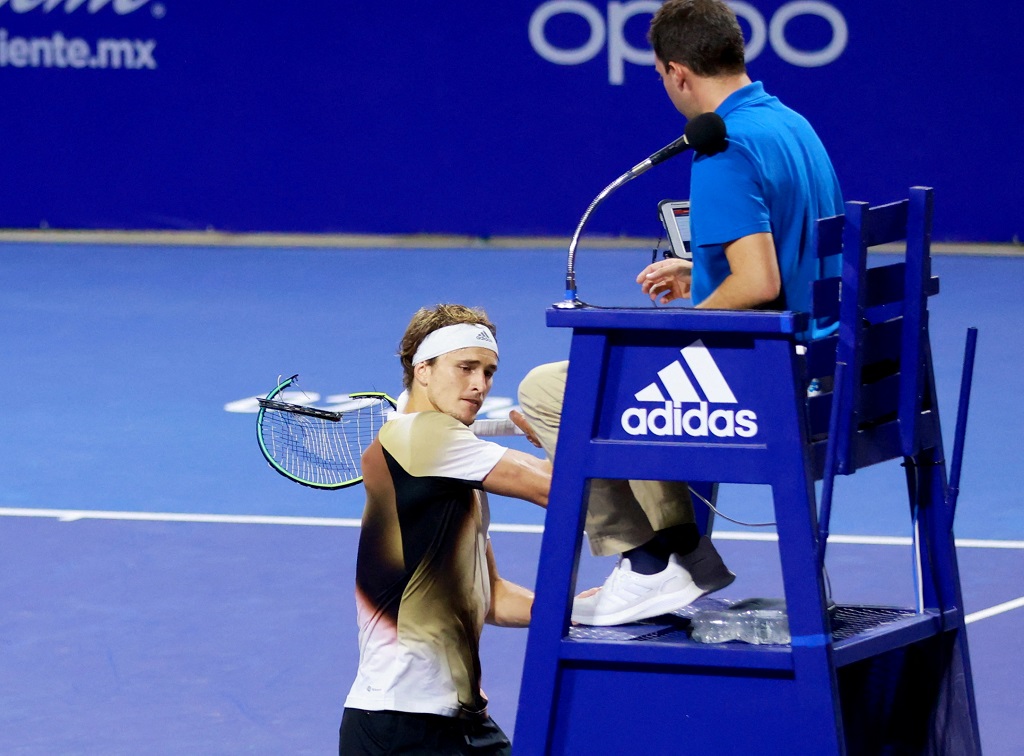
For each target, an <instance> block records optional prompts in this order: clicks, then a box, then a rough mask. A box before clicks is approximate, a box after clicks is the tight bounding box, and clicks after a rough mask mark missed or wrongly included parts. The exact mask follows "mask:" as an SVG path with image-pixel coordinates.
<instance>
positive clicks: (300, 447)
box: [260, 398, 393, 488]
mask: <svg viewBox="0 0 1024 756" xmlns="http://www.w3.org/2000/svg"><path fill="white" fill-rule="evenodd" d="M392 410H393V407H392V405H391V403H390V402H388V401H387V400H386V399H383V398H366V399H362V400H360V402H359V406H357V407H353V408H350V409H346V410H345V411H344V412H342V413H341V419H340V420H337V421H332V420H326V419H322V418H319V417H310V416H309V415H307V414H301V413H298V412H289V411H287V410H281V409H269V408H267V409H265V410H264V412H263V420H262V423H261V425H260V434H261V436H262V439H263V445H264V447H265V448H266V450H267V452H268V453H269V454H270V456H271V457H273V460H274V462H275V463H276V464H277V465H278V466H279V467H280V468H281V469H282V470H283V471H284V472H285V473H286V474H288V475H289V476H290V477H292V478H294V479H295V480H297V481H298V482H300V483H305V484H307V485H311V486H315V487H318V488H331V487H341V486H344V485H346V484H350V483H354V482H357V481H358V480H359V479H360V478H362V465H361V457H362V455H363V451H364V450H365V449H366V447H368V446H369V445H370V444H371V443H373V440H374V438H376V436H377V431H379V430H380V427H381V426H382V425H383V424H384V423H385V421H386V420H387V416H388V413H389V412H391V411H392Z"/></svg>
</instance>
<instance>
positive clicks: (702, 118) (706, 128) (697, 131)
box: [683, 113, 728, 155]
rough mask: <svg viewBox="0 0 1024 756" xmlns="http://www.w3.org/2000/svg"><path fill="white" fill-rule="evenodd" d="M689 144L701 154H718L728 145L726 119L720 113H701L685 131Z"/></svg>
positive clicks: (691, 121)
mask: <svg viewBox="0 0 1024 756" xmlns="http://www.w3.org/2000/svg"><path fill="white" fill-rule="evenodd" d="M683 135H684V136H685V137H686V141H687V142H688V143H689V145H690V146H691V147H692V148H693V149H694V150H696V151H697V152H698V153H700V154H701V155H716V154H718V153H719V152H723V151H724V150H725V148H726V146H727V144H728V143H727V142H726V133H725V121H723V120H722V116H720V115H718V113H701V114H700V115H699V116H697V117H696V118H693V119H691V120H690V121H689V122H687V124H686V129H685V130H684V132H683Z"/></svg>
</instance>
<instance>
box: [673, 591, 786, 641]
mask: <svg viewBox="0 0 1024 756" xmlns="http://www.w3.org/2000/svg"><path fill="white" fill-rule="evenodd" d="M780 604H781V606H780ZM690 622H691V626H692V628H693V632H692V634H691V636H690V637H691V638H692V639H693V640H695V641H697V642H698V643H725V642H726V641H731V640H738V641H743V642H744V643H753V644H756V645H780V644H786V643H789V642H790V635H789V618H788V617H787V616H786V609H785V605H784V604H782V602H779V601H767V602H766V601H765V600H763V599H750V600H747V601H739V602H737V603H735V604H733V605H731V606H730V607H729V608H727V609H722V610H719V611H704V612H700V613H698V614H696V615H695V616H694V617H693V618H692V619H691V620H690Z"/></svg>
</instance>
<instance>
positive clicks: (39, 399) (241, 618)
mask: <svg viewBox="0 0 1024 756" xmlns="http://www.w3.org/2000/svg"><path fill="white" fill-rule="evenodd" d="M649 261H650V250H649V249H635V250H628V249H585V250H583V251H582V252H581V254H580V256H579V258H578V260H577V274H578V280H579V286H580V294H581V296H582V297H583V298H584V299H586V300H587V301H589V302H592V303H596V304H604V305H629V306H638V305H642V304H643V302H644V300H643V299H642V298H641V295H640V294H639V292H638V291H637V290H636V289H635V285H634V284H633V277H634V276H635V274H636V271H637V270H639V269H640V268H641V267H643V265H645V264H646V263H647V262H649ZM564 266H565V255H564V252H563V251H562V250H560V249H548V248H527V247H523V248H503V247H499V246H496V245H493V246H486V245H485V246H479V247H473V248H443V247H423V248H400V249H383V248H349V247H341V246H339V247H316V248H313V247H301V246H295V247H282V246H258V247H255V246H254V247H240V246H226V245H225V246H219V245H210V246H197V245H187V246H171V245H167V244H145V245H128V244H118V243H104V244H89V243H61V244H52V243H41V242H39V243H32V242H25V243H15V242H5V243H0V276H2V279H3V281H4V282H5V287H4V288H5V296H4V298H3V300H2V302H0V323H2V331H0V334H2V335H0V355H2V356H3V360H4V365H5V366H6V368H7V375H8V377H9V383H10V384H11V385H10V387H9V389H8V399H9V401H8V402H7V403H6V406H5V410H4V413H3V417H4V421H5V425H6V426H7V429H8V432H7V433H4V434H3V437H2V440H0V459H2V460H3V462H2V468H0V515H2V516H0V596H2V597H3V603H2V606H0V752H2V753H12V754H53V753H68V754H72V753H73V754H111V753H136V752H148V753H166V754H195V753H204V754H207V753H208V754H221V753H224V754H227V753H261V754H279V753H296V754H299V753H311V754H312V753H330V752H332V751H334V750H336V737H337V736H336V733H337V724H338V721H339V719H340V714H341V707H342V702H343V700H344V697H345V695H346V693H347V691H348V687H349V685H350V683H351V680H352V677H353V675H354V671H355V666H356V661H357V659H356V654H357V652H356V625H355V608H354V604H353V599H352V589H353V569H354V563H355V558H354V557H355V544H356V539H357V536H358V530H357V525H358V518H359V516H360V512H361V508H362V491H361V490H360V488H359V487H354V488H351V489H346V490H343V491H337V492H320V491H313V490H310V489H306V488H302V487H300V486H297V485H295V484H294V483H290V482H289V481H287V480H285V479H284V478H282V477H280V476H278V475H276V474H275V473H274V472H273V471H271V470H270V468H269V467H268V466H267V465H266V463H265V462H264V461H263V459H262V457H261V456H260V454H259V451H258V448H257V445H256V440H255V423H254V419H255V414H254V413H255V401H254V397H257V396H260V395H265V394H266V393H267V392H268V391H269V390H270V389H271V388H273V387H274V386H275V385H276V384H277V382H278V378H279V376H285V377H287V376H288V375H291V374H294V373H298V374H299V376H300V387H301V388H302V389H303V390H304V391H306V392H307V395H308V396H307V398H308V399H309V402H310V403H318V404H321V405H325V406H329V405H330V403H331V402H332V397H333V396H334V395H339V394H347V393H349V392H354V391H364V390H381V391H387V392H389V393H392V394H393V395H394V394H396V393H397V392H398V391H399V389H400V370H399V366H398V361H397V358H395V356H394V354H395V350H396V345H397V341H398V338H399V337H400V335H401V333H402V331H403V329H404V327H405V325H406V323H407V322H408V319H409V317H410V315H411V314H412V313H413V312H414V311H415V310H416V309H417V308H418V307H419V306H421V305H429V304H433V303H436V302H440V301H458V302H463V303H466V304H470V305H480V306H483V307H485V308H486V309H487V310H488V312H489V314H490V315H491V317H492V319H493V320H494V321H495V322H496V323H497V325H498V329H499V335H500V337H501V343H502V359H501V367H500V370H499V372H498V375H497V377H496V380H495V388H494V390H493V391H492V396H491V403H490V405H489V409H490V410H492V411H494V412H501V411H503V410H506V409H507V408H508V406H509V405H510V404H511V403H513V402H514V397H515V390H516V386H517V384H518V382H519V379H520V378H521V377H522V376H523V375H524V374H525V373H526V371H528V370H529V369H530V368H531V367H533V366H534V365H536V364H539V363H541V362H546V361H551V360H556V359H563V358H564V357H566V355H567V352H568V334H567V333H564V332H563V331H562V330H561V329H547V328H546V327H545V325H544V310H545V308H546V307H548V306H549V305H550V304H551V303H552V302H553V301H555V300H556V299H558V298H559V297H560V296H561V293H562V286H561V284H562V280H563V277H564ZM933 272H934V273H935V274H936V275H938V276H939V277H940V279H941V282H942V284H941V285H942V292H941V294H940V295H939V296H938V297H936V298H935V299H933V301H932V303H931V309H932V322H931V328H932V338H933V347H934V352H935V362H936V367H937V370H938V374H937V376H936V377H937V383H938V395H939V399H940V404H941V411H942V414H943V420H944V428H943V429H944V433H945V435H946V447H947V449H949V448H951V441H950V439H951V434H952V429H953V421H954V418H955V411H956V398H957V392H958V388H959V380H960V365H961V355H962V351H963V345H964V337H965V332H966V329H967V328H968V327H969V326H976V327H978V328H979V331H980V340H979V352H978V362H977V367H976V371H975V381H974V394H973V399H972V406H971V416H970V423H969V426H968V436H967V447H966V458H965V462H964V469H963V475H962V482H961V489H962V491H961V495H960V500H959V505H958V511H957V521H956V534H957V537H958V539H959V542H960V549H959V559H960V572H961V578H962V581H963V593H964V601H965V604H966V606H965V610H966V613H967V615H968V622H969V625H968V635H969V642H970V651H971V659H972V664H973V669H974V680H975V691H976V695H977V702H978V711H979V718H980V723H981V735H982V743H983V746H984V748H985V752H986V753H988V754H1016V753H1019V752H1020V748H1021V745H1020V744H1021V743H1024V722H1022V721H1021V718H1020V716H1019V703H1018V700H1017V699H1018V697H1019V691H1020V683H1019V680H1020V677H1021V675H1022V674H1024V651H1021V649H1020V644H1019V643H1017V642H1016V640H1015V638H1016V634H1017V633H1018V632H1020V630H1021V628H1022V627H1024V625H1022V620H1024V580H1022V579H1021V577H1020V576H1021V575H1022V574H1024V501H1022V494H1021V490H1022V485H1021V483H1022V479H1021V475H1020V472H1019V467H1020V451H1019V436H1020V433H1021V431H1022V430H1024V410H1022V403H1021V401H1020V397H1021V396H1022V395H1024V378H1022V375H1024V363H1022V357H1021V350H1020V347H1019V341H1018V331H1019V329H1020V327H1021V326H1022V325H1024V304H1022V302H1021V299H1020V295H1019V291H1020V287H1021V284H1022V282H1024V258H1022V257H1019V256H1006V255H1004V256H1000V255H995V254H993V255H963V254H943V255H938V256H936V257H935V259H934V262H933ZM524 273H526V274H525V275H524ZM508 443H509V444H513V445H516V446H517V447H518V448H522V449H526V450H530V449H532V447H529V446H528V445H527V444H526V443H525V442H524V441H522V440H520V439H513V440H509V441H508ZM720 508H721V509H722V510H723V511H724V512H725V513H726V514H728V515H729V516H731V517H734V518H736V519H739V520H743V521H746V522H764V521H766V520H770V519H771V517H772V510H771V503H770V499H769V497H768V495H767V492H766V491H764V490H760V489H759V488H757V487H750V486H727V487H724V488H723V491H722V493H721V496H720ZM492 514H493V520H494V527H493V529H492V533H493V540H494V545H495V552H496V555H497V559H498V564H499V567H500V568H501V571H502V573H503V574H504V575H505V576H507V577H509V578H511V579H513V580H516V581H518V582H521V583H523V584H526V585H533V584H534V583H535V581H537V580H538V579H542V576H540V577H538V575H537V571H536V564H537V557H538V553H539V547H540V535H539V532H540V528H541V526H542V523H543V513H542V512H541V511H540V510H537V509H536V508H533V507H532V506H531V505H528V504H525V503H522V502H518V501H511V500H501V499H499V498H497V497H494V498H493V499H492ZM831 530H832V533H833V534H834V535H833V544H834V545H833V546H832V547H830V551H829V562H828V566H829V572H830V576H831V580H832V586H833V593H834V596H835V597H836V598H837V599H839V600H841V601H844V602H857V603H872V604H899V605H908V606H909V605H911V604H912V603H913V584H912V565H911V559H910V553H911V552H910V546H909V541H910V522H909V517H908V516H907V513H906V493H905V483H904V478H903V471H902V470H901V469H900V467H899V466H898V465H891V466H890V465H881V466H876V467H874V468H869V469H866V470H863V471H861V472H858V473H857V475H855V476H853V477H851V478H840V479H839V480H838V482H837V487H836V497H835V503H834V508H833V519H832V528H831ZM716 539H717V540H718V543H719V548H720V550H721V552H722V553H723V556H724V557H725V558H726V561H727V562H728V563H729V565H730V567H731V568H732V569H733V570H734V571H735V572H736V573H737V574H738V579H737V581H736V583H734V584H733V585H732V586H730V588H728V589H727V590H726V593H727V594H728V597H730V598H744V597H749V596H774V595H779V591H781V577H780V574H779V570H778V563H777V562H778V559H777V548H776V543H775V541H774V540H773V531H772V530H771V528H744V527H740V526H738V525H734V524H732V523H729V522H726V521H725V520H722V519H719V520H718V521H717V524H716ZM609 569H610V563H609V562H607V561H605V560H597V559H593V558H589V557H587V558H585V559H584V561H583V563H582V565H581V575H580V585H581V587H588V586H590V585H593V584H598V583H599V582H600V581H601V580H602V579H603V578H604V576H605V574H606V573H607V571H608V570H609ZM525 644H526V633H525V632H524V631H517V630H507V629H498V628H493V627H489V628H487V629H486V630H485V632H484V647H483V653H484V658H483V664H484V686H485V690H486V692H487V694H488V695H489V697H490V699H491V702H492V713H493V715H494V717H495V719H496V720H497V721H498V722H499V723H500V724H501V725H502V727H503V728H504V729H505V730H506V731H507V732H509V733H511V732H512V731H513V729H514V721H515V716H516V699H517V695H518V689H519V676H520V673H521V665H522V661H523V655H524V649H525Z"/></svg>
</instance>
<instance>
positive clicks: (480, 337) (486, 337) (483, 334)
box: [476, 331, 494, 344]
mask: <svg viewBox="0 0 1024 756" xmlns="http://www.w3.org/2000/svg"><path fill="white" fill-rule="evenodd" d="M476 340H477V341H486V342H487V343H488V344H491V343H493V342H494V339H492V338H491V334H489V333H487V331H480V332H479V333H478V334H477V335H476Z"/></svg>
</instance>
